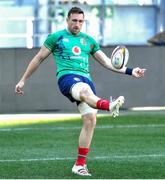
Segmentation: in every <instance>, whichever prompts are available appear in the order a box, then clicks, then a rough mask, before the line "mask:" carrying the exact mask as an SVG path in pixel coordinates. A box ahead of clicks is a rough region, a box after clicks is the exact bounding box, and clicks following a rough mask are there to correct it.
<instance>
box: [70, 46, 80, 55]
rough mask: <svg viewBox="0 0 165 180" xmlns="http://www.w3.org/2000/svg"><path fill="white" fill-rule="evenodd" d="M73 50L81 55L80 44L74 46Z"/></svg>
mask: <svg viewBox="0 0 165 180" xmlns="http://www.w3.org/2000/svg"><path fill="white" fill-rule="evenodd" d="M72 52H73V53H74V54H75V55H79V54H81V49H80V48H79V47H78V46H74V47H73V48H72Z"/></svg>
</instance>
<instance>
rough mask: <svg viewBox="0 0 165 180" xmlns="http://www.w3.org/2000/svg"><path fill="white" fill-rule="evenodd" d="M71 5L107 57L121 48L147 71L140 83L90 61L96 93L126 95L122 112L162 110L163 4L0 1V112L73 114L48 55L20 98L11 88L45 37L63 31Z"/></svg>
mask: <svg viewBox="0 0 165 180" xmlns="http://www.w3.org/2000/svg"><path fill="white" fill-rule="evenodd" d="M72 6H79V7H81V8H82V9H83V10H84V11H85V14H86V16H85V20H86V21H85V25H84V27H83V31H84V32H86V33H88V34H90V35H92V36H93V37H94V38H95V39H96V40H97V41H98V42H99V43H100V45H101V46H102V49H103V51H105V52H106V53H107V54H108V55H109V56H110V54H111V51H112V49H113V48H114V47H115V46H116V45H119V44H125V45H126V46H127V47H128V48H129V51H130V59H129V62H128V66H129V67H136V66H140V67H142V68H146V69H147V72H146V75H145V77H144V78H143V79H139V80H135V79H134V78H132V77H129V76H123V75H118V74H115V73H112V72H109V71H107V70H105V69H104V68H102V67H100V65H98V64H97V63H96V62H95V61H93V60H91V71H92V77H93V80H94V82H95V84H96V89H97V93H98V95H99V96H102V97H105V98H109V95H112V96H113V97H117V96H119V95H124V96H125V98H126V103H125V105H124V109H129V108H132V107H151V106H156V107H162V108H163V107H164V105H165V103H164V99H165V95H164V92H165V80H164V77H165V71H164V67H165V61H164V57H165V51H164V46H163V45H164V41H163V37H164V36H163V35H162V34H163V32H164V29H165V1H164V0H89V1H85V0H0V12H1V13H0V25H1V26H0V27H1V28H0V54H1V56H0V113H15V112H32V111H34V112H38V111H39V112H41V111H62V112H65V111H66V112H68V111H70V112H77V110H76V106H75V105H74V104H71V103H70V102H69V101H68V100H67V99H66V98H65V97H63V96H62V95H61V94H60V93H59V91H58V87H57V82H56V77H55V76H56V70H55V69H56V68H55V65H54V62H53V59H52V57H49V58H48V61H46V62H44V64H43V65H42V66H41V67H40V68H39V70H38V71H37V72H36V73H35V74H34V75H33V77H32V78H31V79H30V80H29V81H28V82H27V83H28V85H27V86H25V96H24V97H18V96H16V95H15V93H14V87H15V84H16V83H17V82H18V80H19V79H20V77H21V75H22V73H23V72H24V70H25V69H26V67H27V65H28V63H29V61H30V60H31V58H32V57H33V55H35V53H36V52H37V51H38V49H39V47H40V46H41V45H42V43H43V42H44V40H45V38H46V37H47V35H48V34H49V33H52V32H55V31H57V30H60V29H62V28H64V27H65V18H66V15H67V11H68V10H69V9H70V8H71V7H72ZM159 34H161V36H160V35H159ZM161 45H162V46H161Z"/></svg>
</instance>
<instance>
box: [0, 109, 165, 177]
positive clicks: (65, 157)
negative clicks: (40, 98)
mask: <svg viewBox="0 0 165 180" xmlns="http://www.w3.org/2000/svg"><path fill="white" fill-rule="evenodd" d="M80 129H81V120H80V118H77V119H75V118H74V120H72V119H70V120H66V121H65V119H63V120H62V121H61V122H60V121H56V120H54V121H46V120H45V121H43V122H42V121H41V122H37V123H35V122H33V123H32V124H28V123H26V124H21V125H20V124H14V125H10V124H6V125H2V123H1V127H0V179H78V178H81V179H82V178H84V179H86V178H85V177H79V176H77V175H74V174H72V173H71V168H72V166H73V164H74V162H75V159H76V157H77V144H78V136H79V132H80ZM87 161H88V168H89V170H90V172H91V173H92V177H87V178H88V179H89V178H91V179H92V178H93V179H162V178H165V170H164V169H165V114H164V113H157V112H155V113H143V114H142V113H140V114H127V115H126V114H125V115H121V116H119V117H117V118H115V119H114V118H112V117H98V122H97V127H96V129H95V134H94V138H93V141H92V145H91V148H90V152H89V156H88V160H87Z"/></svg>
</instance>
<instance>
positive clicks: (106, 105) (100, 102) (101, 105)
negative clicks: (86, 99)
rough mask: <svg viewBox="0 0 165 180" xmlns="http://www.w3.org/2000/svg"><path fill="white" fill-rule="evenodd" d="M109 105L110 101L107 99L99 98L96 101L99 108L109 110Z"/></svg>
mask: <svg viewBox="0 0 165 180" xmlns="http://www.w3.org/2000/svg"><path fill="white" fill-rule="evenodd" d="M109 105H110V102H109V101H107V100H106V99H99V100H98V101H97V103H96V107H97V109H101V110H107V111H109Z"/></svg>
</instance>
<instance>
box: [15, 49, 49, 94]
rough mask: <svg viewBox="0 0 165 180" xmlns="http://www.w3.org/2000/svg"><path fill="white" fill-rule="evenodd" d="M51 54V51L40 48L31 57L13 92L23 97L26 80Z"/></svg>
mask: <svg viewBox="0 0 165 180" xmlns="http://www.w3.org/2000/svg"><path fill="white" fill-rule="evenodd" d="M50 54H51V51H50V50H49V49H48V48H46V47H45V46H42V47H41V48H40V50H39V52H38V53H37V54H36V55H35V56H34V57H33V59H32V60H31V61H30V63H29V65H28V67H27V69H26V71H25V73H24V74H23V76H22V78H21V80H20V81H19V82H18V84H17V85H16V86H15V92H16V93H17V94H20V95H23V94H24V93H23V87H24V85H25V82H26V80H27V79H28V78H29V77H30V76H31V75H32V74H33V73H34V72H35V71H36V69H37V68H38V67H39V65H40V64H41V63H42V62H43V61H44V60H45V59H46V58H47V57H48V56H49V55H50Z"/></svg>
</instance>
